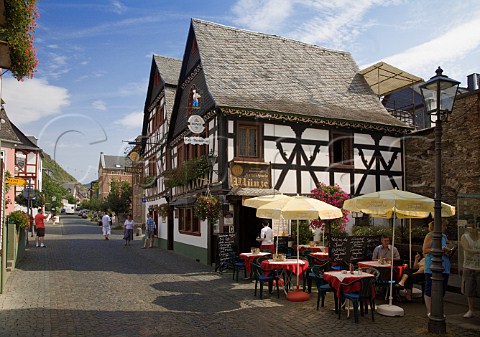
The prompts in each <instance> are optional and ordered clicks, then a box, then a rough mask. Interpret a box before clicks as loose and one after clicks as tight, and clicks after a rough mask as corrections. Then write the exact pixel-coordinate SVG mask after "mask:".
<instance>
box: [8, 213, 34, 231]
mask: <svg viewBox="0 0 480 337" xmlns="http://www.w3.org/2000/svg"><path fill="white" fill-rule="evenodd" d="M9 217H10V221H11V222H13V223H14V224H15V225H17V227H19V228H22V229H28V228H29V227H30V217H29V216H28V214H27V213H25V212H23V211H13V212H12V213H10V215H9Z"/></svg>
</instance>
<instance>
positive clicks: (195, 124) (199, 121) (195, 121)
mask: <svg viewBox="0 0 480 337" xmlns="http://www.w3.org/2000/svg"><path fill="white" fill-rule="evenodd" d="M197 107H198V105H197ZM188 129H189V130H190V131H192V132H193V133H196V134H198V133H202V132H203V130H205V121H204V120H203V118H202V117H201V116H199V115H191V116H190V117H189V118H188Z"/></svg>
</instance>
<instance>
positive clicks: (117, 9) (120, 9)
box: [112, 0, 127, 14]
mask: <svg viewBox="0 0 480 337" xmlns="http://www.w3.org/2000/svg"><path fill="white" fill-rule="evenodd" d="M126 10H127V7H125V5H124V4H122V3H121V2H120V1H118V0H114V1H112V11H113V12H114V13H117V14H122V13H124V12H125V11H126Z"/></svg>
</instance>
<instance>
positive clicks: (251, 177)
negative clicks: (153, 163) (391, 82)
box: [160, 19, 409, 263]
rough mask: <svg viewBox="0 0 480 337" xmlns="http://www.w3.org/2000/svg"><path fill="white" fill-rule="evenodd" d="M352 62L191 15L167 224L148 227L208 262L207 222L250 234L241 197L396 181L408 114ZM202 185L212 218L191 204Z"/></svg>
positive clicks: (215, 229)
mask: <svg viewBox="0 0 480 337" xmlns="http://www.w3.org/2000/svg"><path fill="white" fill-rule="evenodd" d="M358 71H359V69H358V67H357V65H356V63H355V61H354V60H353V58H352V56H351V55H350V54H349V53H347V52H343V51H336V50H330V49H325V48H321V47H318V46H314V45H310V44H306V43H303V42H299V41H295V40H290V39H286V38H282V37H279V36H274V35H267V34H261V33H257V32H251V31H246V30H240V29H236V28H231V27H226V26H223V25H219V24H215V23H211V22H206V21H201V20H197V19H193V20H192V21H191V26H190V30H189V34H188V40H187V43H186V49H185V53H184V58H183V63H182V67H181V71H180V77H179V81H178V88H177V93H176V96H175V104H174V107H173V113H172V119H171V123H170V129H169V134H168V144H169V148H170V158H168V170H167V172H166V174H168V175H169V183H170V186H171V187H172V190H171V193H172V194H171V199H170V205H171V207H173V209H174V212H173V214H172V215H173V228H167V226H166V225H165V226H164V225H161V226H160V228H161V229H162V227H163V228H164V230H173V233H172V235H171V240H172V242H171V243H170V244H171V246H172V247H173V249H175V251H176V252H177V253H180V254H184V255H187V256H190V257H192V258H195V259H197V260H198V261H201V262H204V263H212V262H213V260H214V256H215V244H214V243H215V237H216V235H217V234H218V233H224V232H229V233H235V235H236V239H235V240H236V244H237V246H238V248H239V250H241V251H249V250H250V247H252V246H257V243H256V241H255V238H256V237H257V235H258V234H259V232H260V228H261V226H260V224H259V223H258V219H257V218H256V217H255V210H254V209H251V208H247V207H244V206H243V201H244V200H245V198H249V197H254V196H258V195H266V194H272V193H277V192H282V193H285V194H290V195H297V194H300V195H308V194H310V191H311V190H312V189H314V188H315V187H316V184H317V183H319V182H324V183H326V184H330V185H333V184H338V185H340V186H341V187H342V188H343V189H344V190H345V191H347V192H348V193H350V194H352V195H358V194H363V193H368V192H372V191H376V190H382V189H390V188H395V187H398V188H402V187H403V183H404V181H403V146H402V142H401V136H402V135H403V134H405V133H406V132H408V130H409V126H407V125H406V124H405V123H403V122H401V121H399V120H397V119H395V118H394V117H392V116H391V115H390V114H389V113H388V112H387V111H386V109H385V108H384V107H383V106H382V104H381V103H380V102H379V99H378V97H376V96H375V94H374V93H373V92H372V90H371V88H370V87H369V86H368V84H367V83H366V81H365V80H364V78H363V77H362V75H360V74H359V73H358ZM198 117H201V118H198ZM202 158H203V159H202ZM202 160H203V161H202ZM205 161H206V162H207V164H208V165H207V167H210V170H206V169H205V165H202V163H204V162H205ZM187 168H188V169H187ZM192 168H193V169H192ZM178 172H183V173H182V174H181V175H180V177H179V173H178ZM207 191H209V192H210V193H212V194H215V195H217V196H219V198H220V199H221V201H222V203H223V212H224V214H223V215H225V216H221V217H220V221H219V223H217V224H208V223H207V222H206V221H199V220H198V219H196V218H195V215H194V212H193V209H194V203H195V200H196V199H197V197H198V196H199V195H201V194H205V193H207Z"/></svg>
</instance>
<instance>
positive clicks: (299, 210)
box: [257, 196, 343, 301]
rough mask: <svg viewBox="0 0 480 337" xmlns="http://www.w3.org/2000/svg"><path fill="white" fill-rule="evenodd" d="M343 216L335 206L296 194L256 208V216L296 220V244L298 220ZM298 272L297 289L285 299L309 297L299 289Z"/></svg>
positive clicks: (298, 264) (298, 260)
mask: <svg viewBox="0 0 480 337" xmlns="http://www.w3.org/2000/svg"><path fill="white" fill-rule="evenodd" d="M342 216H343V213H342V210H341V209H340V208H337V207H335V206H332V205H329V204H327V203H326V202H323V201H320V200H318V199H313V198H309V197H304V196H296V197H290V198H283V199H281V200H277V201H272V202H270V203H268V204H265V205H263V206H260V207H259V208H257V217H259V218H265V219H286V220H297V246H298V245H299V230H298V222H299V220H315V219H318V218H320V219H323V220H327V219H336V218H340V217H342ZM299 269H300V255H299V251H298V249H297V270H299ZM298 288H299V286H298V274H297V290H296V291H294V292H289V293H288V294H287V299H288V300H291V301H305V300H308V298H309V297H310V296H309V295H308V294H307V293H305V292H302V291H299V289H298Z"/></svg>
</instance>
